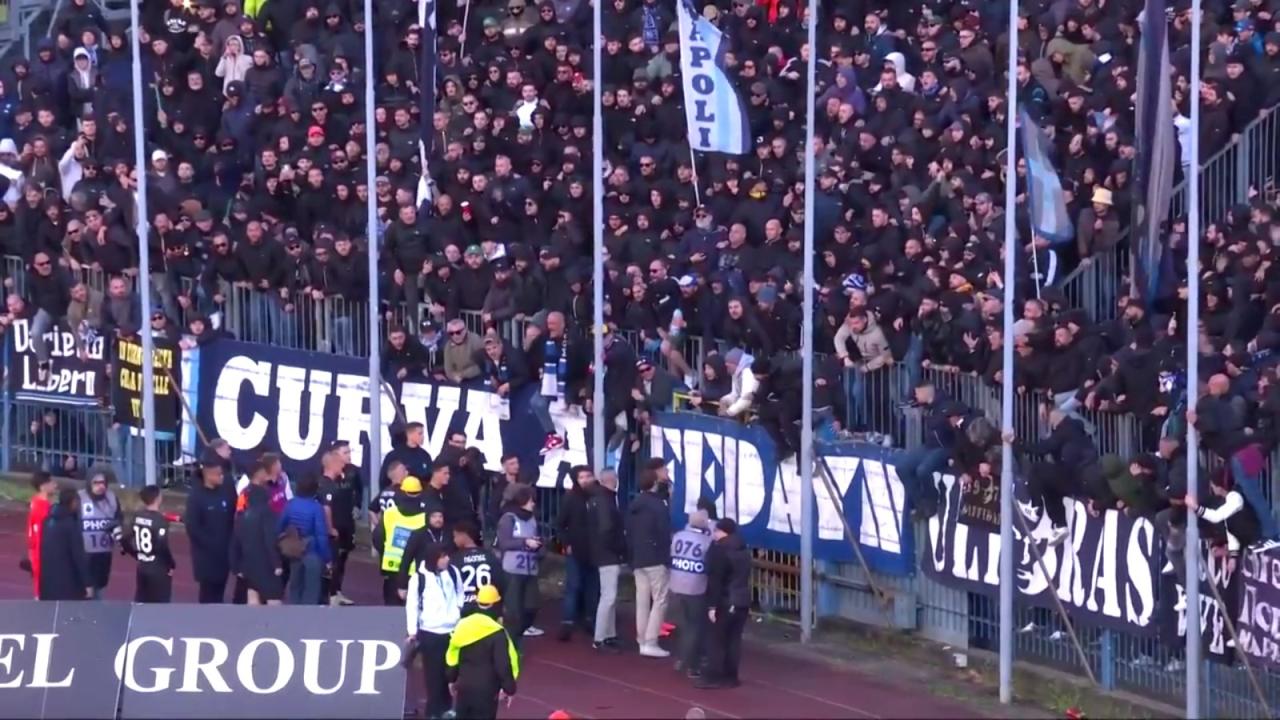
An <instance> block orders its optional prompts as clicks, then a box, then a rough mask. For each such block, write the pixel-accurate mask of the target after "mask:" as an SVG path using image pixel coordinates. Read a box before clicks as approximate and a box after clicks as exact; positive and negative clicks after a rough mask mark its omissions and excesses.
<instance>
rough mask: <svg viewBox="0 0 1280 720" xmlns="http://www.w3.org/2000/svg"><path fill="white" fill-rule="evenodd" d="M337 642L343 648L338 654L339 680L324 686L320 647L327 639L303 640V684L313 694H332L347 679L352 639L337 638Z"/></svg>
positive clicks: (340, 687) (339, 688)
mask: <svg viewBox="0 0 1280 720" xmlns="http://www.w3.org/2000/svg"><path fill="white" fill-rule="evenodd" d="M335 642H337V643H338V648H339V649H340V650H341V653H340V655H339V656H338V682H336V683H334V684H333V685H332V686H331V687H324V686H323V685H321V684H320V648H321V646H323V645H324V643H325V641H324V640H303V641H302V684H303V685H304V686H305V687H306V688H307V692H309V693H311V694H312V695H332V694H334V693H336V692H338V691H339V690H341V689H342V685H343V683H345V682H346V681H347V649H348V648H349V647H351V642H352V641H351V640H337V641H335Z"/></svg>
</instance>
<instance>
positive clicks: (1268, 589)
mask: <svg viewBox="0 0 1280 720" xmlns="http://www.w3.org/2000/svg"><path fill="white" fill-rule="evenodd" d="M1239 569H1240V577H1241V586H1242V587H1241V590H1242V593H1241V595H1242V597H1241V602H1240V614H1239V615H1238V616H1237V617H1239V618H1240V619H1239V621H1238V622H1237V623H1236V632H1238V633H1240V647H1241V648H1243V649H1244V651H1245V653H1246V654H1248V656H1249V658H1250V660H1251V661H1252V660H1257V661H1261V662H1262V663H1263V664H1264V665H1266V666H1268V667H1270V668H1271V669H1272V670H1280V550H1278V549H1276V548H1269V549H1267V550H1255V551H1254V552H1251V553H1248V554H1246V555H1245V556H1244V558H1243V559H1242V560H1241V565H1240V568H1239Z"/></svg>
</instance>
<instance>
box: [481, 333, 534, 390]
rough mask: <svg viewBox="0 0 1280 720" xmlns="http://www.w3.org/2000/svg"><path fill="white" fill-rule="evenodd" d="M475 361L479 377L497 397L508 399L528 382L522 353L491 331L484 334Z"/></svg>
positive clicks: (526, 368) (527, 367) (526, 367)
mask: <svg viewBox="0 0 1280 720" xmlns="http://www.w3.org/2000/svg"><path fill="white" fill-rule="evenodd" d="M476 363H477V364H479V365H480V377H482V378H484V379H485V382H487V383H488V385H489V388H490V389H491V390H493V391H494V392H496V393H498V396H499V397H502V398H507V399H510V398H511V395H512V394H513V393H515V392H516V391H517V390H519V389H520V388H521V387H523V386H524V385H525V384H526V383H528V382H529V366H528V364H527V363H526V362H525V358H524V354H523V353H521V352H520V351H519V350H518V349H516V348H512V347H509V346H508V345H507V344H506V343H505V342H503V341H502V338H500V337H498V336H497V335H495V334H493V333H492V332H491V333H489V334H488V335H485V337H484V349H483V350H482V351H481V352H480V353H479V355H478V356H477V357H476Z"/></svg>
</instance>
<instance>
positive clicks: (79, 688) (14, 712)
mask: <svg viewBox="0 0 1280 720" xmlns="http://www.w3.org/2000/svg"><path fill="white" fill-rule="evenodd" d="M130 611H131V608H130V606H129V605H127V604H123V603H91V602H64V603H51V602H49V603H40V602H34V601H25V602H22V601H16V602H0V687H2V688H4V690H3V691H0V702H3V708H4V709H3V711H0V715H3V716H4V717H6V718H14V719H15V720H27V719H30V720H37V719H39V718H86V719H89V718H115V717H116V702H117V700H118V699H119V697H120V680H119V678H118V677H117V676H116V674H115V672H114V671H113V669H112V668H113V665H112V662H113V660H114V658H115V653H116V649H117V648H119V647H121V646H122V645H124V643H125V639H126V637H127V635H128V632H129V614H130Z"/></svg>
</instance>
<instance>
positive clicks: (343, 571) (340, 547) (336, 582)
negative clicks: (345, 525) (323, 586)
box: [325, 530, 355, 597]
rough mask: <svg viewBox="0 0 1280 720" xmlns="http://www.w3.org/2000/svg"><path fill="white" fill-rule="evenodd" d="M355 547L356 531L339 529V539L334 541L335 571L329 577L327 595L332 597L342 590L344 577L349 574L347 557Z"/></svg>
mask: <svg viewBox="0 0 1280 720" xmlns="http://www.w3.org/2000/svg"><path fill="white" fill-rule="evenodd" d="M353 547H355V532H354V531H347V530H339V531H338V539H337V540H336V541H335V542H334V549H335V552H334V554H333V573H332V574H331V575H330V576H329V578H328V582H327V584H328V586H329V592H327V593H325V594H326V595H327V596H329V597H332V596H334V595H337V594H338V593H340V592H342V579H343V578H344V577H346V575H347V558H348V557H349V556H350V555H351V548H353Z"/></svg>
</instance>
